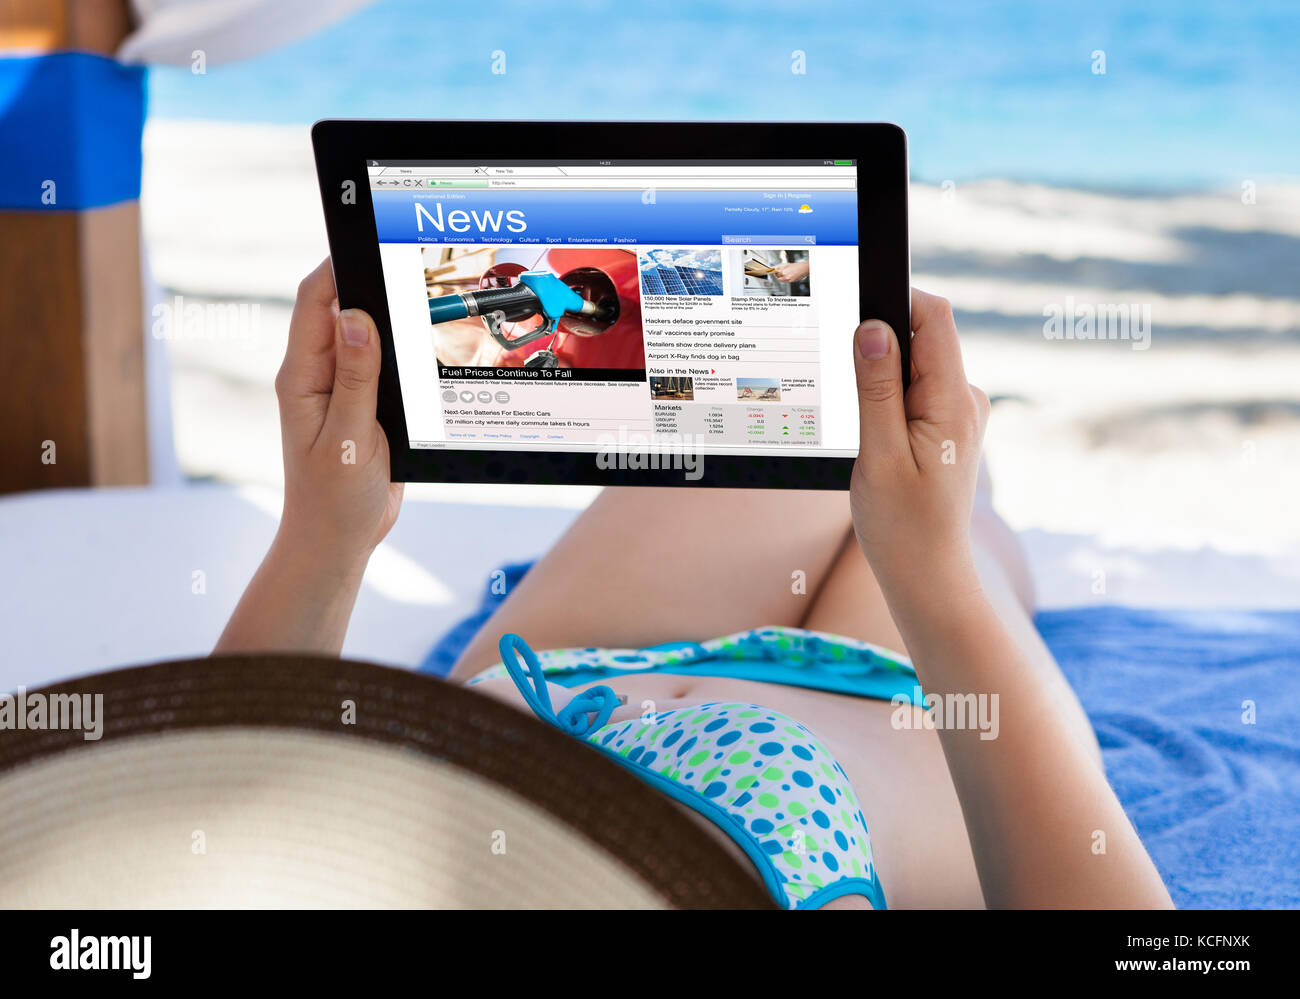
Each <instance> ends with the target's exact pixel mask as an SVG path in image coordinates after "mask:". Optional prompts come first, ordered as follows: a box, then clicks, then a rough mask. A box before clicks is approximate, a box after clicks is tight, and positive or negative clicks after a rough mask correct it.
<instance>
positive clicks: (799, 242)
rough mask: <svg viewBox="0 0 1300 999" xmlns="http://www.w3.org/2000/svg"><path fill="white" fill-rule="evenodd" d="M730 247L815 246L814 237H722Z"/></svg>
mask: <svg viewBox="0 0 1300 999" xmlns="http://www.w3.org/2000/svg"><path fill="white" fill-rule="evenodd" d="M722 242H723V243H727V244H730V245H732V246H816V245H817V237H816V236H723V237H722Z"/></svg>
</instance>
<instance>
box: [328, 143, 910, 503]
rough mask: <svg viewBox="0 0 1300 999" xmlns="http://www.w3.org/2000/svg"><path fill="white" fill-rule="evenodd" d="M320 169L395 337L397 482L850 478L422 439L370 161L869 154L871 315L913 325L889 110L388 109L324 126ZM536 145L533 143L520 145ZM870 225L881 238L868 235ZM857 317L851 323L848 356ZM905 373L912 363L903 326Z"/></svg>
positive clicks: (342, 233) (336, 216)
mask: <svg viewBox="0 0 1300 999" xmlns="http://www.w3.org/2000/svg"><path fill="white" fill-rule="evenodd" d="M312 144H313V146H314V148H315V153H316V172H317V177H318V179H319V182H320V190H321V201H322V203H323V206H324V209H325V227H326V230H327V232H328V236H329V246H330V256H331V258H332V260H333V268H334V282H335V286H336V288H337V289H338V296H339V305H340V307H341V308H345V309H350V308H358V309H364V310H366V311H367V312H368V313H370V315H371V316H372V317H374V320H375V324H376V325H377V326H378V328H379V334H380V339H381V341H382V343H383V366H382V370H381V374H380V385H379V407H378V417H379V422H380V425H381V426H383V428H384V431H385V433H386V434H387V436H388V442H389V452H390V454H391V456H392V476H393V481H395V482H498V483H520V484H522V483H547V484H557V483H562V484H580V485H643V486H713V487H749V488H766V489H846V488H847V487H848V483H849V474H850V472H851V470H852V467H853V459H852V458H837V457H821V456H816V457H815V456H810V455H804V454H797V453H792V454H791V455H790V456H788V457H787V456H785V455H779V456H774V455H752V456H751V455H715V454H706V455H704V456H703V457H702V460H701V462H700V465H701V468H700V471H701V472H702V474H701V475H700V476H699V477H698V478H694V479H692V478H688V477H687V476H685V475H684V474H683V472H682V470H681V469H672V468H658V469H629V468H601V467H599V465H598V463H597V462H596V461H595V455H594V453H592V452H574V451H563V452H559V451H499V450H465V449H459V448H446V449H444V448H432V449H425V448H412V447H410V443H409V437H408V435H407V429H406V414H405V411H404V408H403V405H402V392H401V385H400V381H399V378H398V371H397V357H396V354H395V351H394V347H393V335H392V326H391V322H390V320H389V315H388V297H387V292H386V290H385V287H384V275H383V268H382V265H381V263H380V255H379V238H378V233H377V231H376V224H375V213H374V208H373V205H372V203H371V198H370V184H369V175H368V172H367V161H368V160H403V159H406V160H420V159H425V160H427V159H437V158H439V157H440V156H445V157H446V158H448V159H465V158H473V157H475V156H483V157H484V158H486V159H500V158H501V155H502V151H503V150H512V149H513V150H527V154H526V155H527V157H528V158H530V159H542V158H548V157H564V156H572V155H574V154H573V151H574V150H575V149H581V150H584V151H585V156H584V158H590V157H593V156H596V157H600V158H609V159H648V158H655V159H693V158H700V159H713V158H716V157H717V155H718V150H720V149H724V150H726V153H727V157H728V158H735V159H755V160H761V159H781V158H789V157H790V156H791V155H792V154H797V155H798V156H799V157H809V158H814V159H820V158H823V157H824V158H826V159H853V160H855V161H856V162H857V164H858V180H857V183H858V288H859V302H858V315H859V318H860V319H867V318H874V319H883V320H885V321H886V322H887V323H889V324H890V325H891V326H892V327H893V328H894V329H895V330H897V331H899V332H900V333H901V332H902V331H905V330H910V329H911V325H910V309H911V291H910V283H911V264H910V258H909V251H908V232H907V191H908V168H907V136H906V134H905V133H904V132H903V130H902V129H901V128H899V127H898V126H897V125H893V124H885V123H869V124H864V123H805V122H783V123H766V122H764V123H756V122H721V123H718V122H537V121H531V122H530V121H377V120H364V121H363V120H347V119H331V120H325V121H318V122H317V123H316V124H315V125H314V126H313V127H312ZM521 155H523V154H521ZM867 234H869V238H866V235H867ZM851 332H852V331H851V330H847V329H846V330H845V331H844V337H845V345H844V351H845V363H848V351H849V349H850V346H849V338H850V334H851ZM899 340H900V347H901V348H902V364H903V378H904V384H906V382H907V380H908V376H909V375H910V371H911V363H910V359H909V354H908V337H907V336H905V335H900V337H899Z"/></svg>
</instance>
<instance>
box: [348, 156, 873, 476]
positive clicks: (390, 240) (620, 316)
mask: <svg viewBox="0 0 1300 999" xmlns="http://www.w3.org/2000/svg"><path fill="white" fill-rule="evenodd" d="M367 164H368V167H369V182H370V189H371V197H372V202H373V204H374V212H375V223H376V230H377V233H378V237H379V242H380V247H379V249H380V259H381V262H382V267H383V276H384V284H385V293H386V295H387V298H388V307H389V318H390V320H391V323H392V334H393V345H394V351H395V354H396V361H397V369H398V376H399V380H400V384H401V392H402V403H403V407H404V409H405V414H406V424H407V432H408V435H409V443H410V446H411V447H412V448H461V449H465V448H472V449H493V448H497V449H506V450H511V451H521V450H528V449H538V450H546V451H561V450H564V451H579V452H583V451H586V452H598V453H599V452H610V451H644V452H655V451H693V452H696V453H700V454H719V455H721V454H733V455H776V454H784V455H789V454H791V453H792V452H793V453H803V454H806V455H815V456H823V457H832V456H834V457H853V456H854V455H856V453H857V445H858V423H857V417H856V412H857V404H856V396H855V389H854V375H853V365H852V360H851V357H850V356H849V351H850V350H851V349H852V331H853V329H854V327H855V326H856V325H857V322H858V311H859V296H858V247H857V243H858V234H857V189H856V185H857V166H856V161H854V160H826V159H817V160H761V161H755V160H745V161H734V160H726V159H720V160H581V159H571V160H570V159H566V160H562V161H561V160H547V161H536V160H525V159H517V160H500V161H488V162H483V161H473V162H471V161H467V160H428V161H411V160H390V161H384V160H368V161H367Z"/></svg>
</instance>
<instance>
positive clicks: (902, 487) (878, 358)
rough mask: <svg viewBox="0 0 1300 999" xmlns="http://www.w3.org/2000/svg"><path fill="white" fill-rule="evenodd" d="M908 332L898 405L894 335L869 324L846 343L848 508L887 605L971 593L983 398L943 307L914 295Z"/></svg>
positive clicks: (899, 375) (898, 374)
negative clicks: (854, 397) (849, 350)
mask: <svg viewBox="0 0 1300 999" xmlns="http://www.w3.org/2000/svg"><path fill="white" fill-rule="evenodd" d="M912 326H913V327H914V330H915V335H913V336H912V339H911V360H912V382H911V386H910V387H909V388H908V390H907V395H906V397H905V396H904V395H903V381H902V368H901V366H900V354H899V348H898V340H897V338H896V336H895V334H894V331H893V330H891V329H890V328H889V326H887V325H886V324H885V323H882V322H880V321H879V320H868V321H867V322H864V323H863V324H862V325H861V326H859V327H858V329H857V332H856V333H855V334H854V337H853V341H854V343H853V363H854V367H855V368H856V370H857V382H858V414H859V420H860V427H861V437H860V444H859V449H858V460H857V462H856V463H855V464H854V466H853V479H852V483H851V485H850V493H849V496H850V505H851V508H852V511H853V525H854V529H855V530H856V532H857V536H858V543H859V544H860V545H861V546H862V551H863V553H864V554H865V555H866V557H867V560H868V562H870V563H871V567H872V569H873V571H874V572H875V575H876V578H877V579H878V580H880V583H881V586H882V588H883V589H884V590H885V595H886V598H888V597H889V596H890V595H891V591H892V592H893V593H894V594H898V595H906V596H909V597H910V596H914V595H919V594H920V593H922V592H923V591H925V590H928V591H929V592H930V594H931V595H933V596H939V595H940V593H941V592H947V593H951V592H952V588H953V587H956V588H958V589H960V590H967V589H969V590H978V588H979V581H978V577H977V576H976V574H975V568H974V562H973V559H972V556H971V547H970V517H971V507H972V505H973V504H974V500H975V480H976V476H977V473H978V471H979V458H980V442H981V441H982V440H983V437H984V427H985V424H986V423H987V421H988V412H989V401H988V397H987V396H986V395H985V394H984V393H983V392H981V391H980V390H979V389H978V388H975V387H974V386H973V385H970V384H968V383H967V381H966V372H965V369H964V368H963V366H962V360H961V345H960V344H959V343H958V341H957V327H956V324H955V323H954V322H953V318H952V309H951V307H949V305H948V303H947V301H945V300H944V299H942V298H937V297H935V296H934V295H927V294H926V293H925V292H922V291H915V290H914V291H913V292H912ZM940 586H942V587H944V590H942V591H940V590H939V589H938V588H939V587H940Z"/></svg>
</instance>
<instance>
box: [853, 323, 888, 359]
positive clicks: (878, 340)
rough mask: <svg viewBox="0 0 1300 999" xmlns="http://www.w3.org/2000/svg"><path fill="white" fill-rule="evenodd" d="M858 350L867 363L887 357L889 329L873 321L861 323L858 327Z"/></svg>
mask: <svg viewBox="0 0 1300 999" xmlns="http://www.w3.org/2000/svg"><path fill="white" fill-rule="evenodd" d="M858 350H860V351H861V352H862V356H863V357H865V358H866V359H867V360H868V361H878V360H880V358H882V357H886V356H888V354H889V328H888V327H886V326H885V324H884V323H880V322H876V321H874V320H872V321H871V322H865V323H863V324H862V325H861V326H859V327H858Z"/></svg>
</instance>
